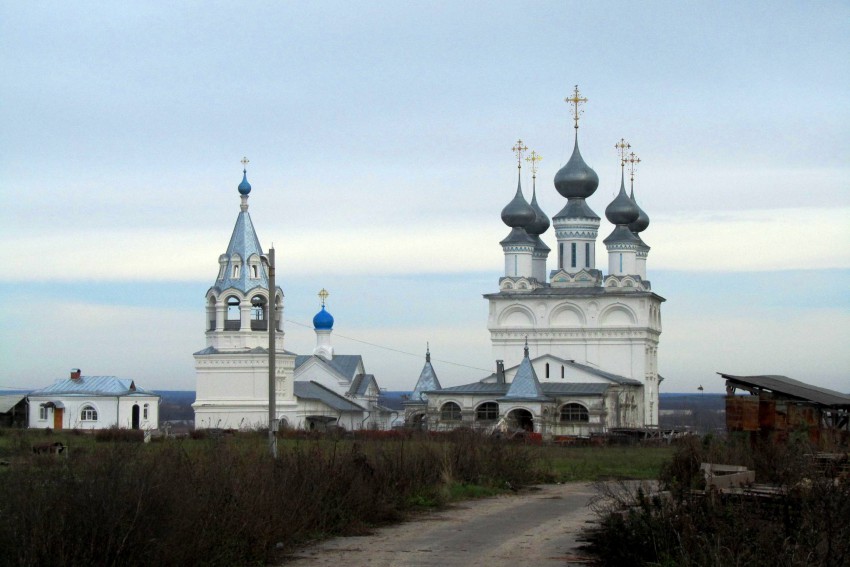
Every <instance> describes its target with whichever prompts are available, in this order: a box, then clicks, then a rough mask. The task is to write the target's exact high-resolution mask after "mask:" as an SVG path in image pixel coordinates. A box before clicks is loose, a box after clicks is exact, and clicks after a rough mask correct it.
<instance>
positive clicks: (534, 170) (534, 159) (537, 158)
mask: <svg viewBox="0 0 850 567" xmlns="http://www.w3.org/2000/svg"><path fill="white" fill-rule="evenodd" d="M542 159H543V156H541V155H540V154H538V153H537V152H535V151H534V150H531V153H530V154H529V155H528V157H527V158H525V161H527V162H529V163H530V164H531V177H537V162H539V161H540V160H542Z"/></svg>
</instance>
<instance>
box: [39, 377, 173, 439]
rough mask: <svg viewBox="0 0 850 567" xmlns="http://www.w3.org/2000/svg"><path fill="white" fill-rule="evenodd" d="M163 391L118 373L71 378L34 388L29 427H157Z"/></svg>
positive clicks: (146, 428) (147, 428)
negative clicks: (138, 384) (150, 387)
mask: <svg viewBox="0 0 850 567" xmlns="http://www.w3.org/2000/svg"><path fill="white" fill-rule="evenodd" d="M159 398H160V397H159V395H157V394H155V393H153V392H150V391H148V390H144V389H142V388H138V387H137V386H136V384H135V382H134V381H133V380H130V379H127V378H117V377H115V376H83V375H82V373H81V372H80V370H79V369H77V368H75V369H73V370H71V376H70V377H69V378H62V379H60V380H57V381H56V382H55V383H53V384H52V385H50V386H47V387H46V388H42V389H41V390H36V391H34V392H31V393H30V394H29V396H28V400H29V407H30V411H29V427H30V428H39V429H47V428H51V429H108V428H110V427H121V428H125V429H145V430H149V429H157V428H158V427H159Z"/></svg>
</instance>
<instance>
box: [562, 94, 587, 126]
mask: <svg viewBox="0 0 850 567" xmlns="http://www.w3.org/2000/svg"><path fill="white" fill-rule="evenodd" d="M564 102H568V103H570V104H572V105H573V120H575V129H576V130H578V117H579V116H581V115H582V114H584V111H583V110H579V108H578V105H580V104H585V103H586V102H587V98H586V97H582V96H581V93H580V92H578V85H576V88H575V91H573V96H572V98H565V99H564Z"/></svg>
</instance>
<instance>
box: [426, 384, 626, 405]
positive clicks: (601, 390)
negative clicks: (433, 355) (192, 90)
mask: <svg viewBox="0 0 850 567" xmlns="http://www.w3.org/2000/svg"><path fill="white" fill-rule="evenodd" d="M509 386H510V384H488V383H484V382H475V383H474V384H464V385H462V386H452V387H451V388H443V389H442V390H440V391H438V392H428V393H429V394H478V395H487V394H490V395H492V396H493V397H497V398H498V397H503V398H504V399H505V400H511V399H513V398H507V397H505V396H504V394H506V393H507V390H508V387H509ZM610 387H611V385H610V384H604V383H600V382H586V383H576V382H571V383H556V382H553V383H549V382H543V383H542V384H540V389H541V390H542V392H543V394H544V395H545V396H547V397H549V398H557V397H564V396H601V395H603V394H605V392H607V391H608V388H610ZM523 399H529V398H523ZM516 401H519V400H516ZM535 401H548V400H546V399H539V398H535Z"/></svg>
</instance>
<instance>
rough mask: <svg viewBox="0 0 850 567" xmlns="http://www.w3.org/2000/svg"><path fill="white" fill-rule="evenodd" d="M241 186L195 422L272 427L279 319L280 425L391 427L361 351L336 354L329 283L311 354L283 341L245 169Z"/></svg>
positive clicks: (279, 296)
mask: <svg viewBox="0 0 850 567" xmlns="http://www.w3.org/2000/svg"><path fill="white" fill-rule="evenodd" d="M238 191H239V194H240V198H241V205H240V212H239V215H238V216H237V218H236V224H235V226H234V229H233V233H232V235H231V237H230V243H229V244H228V247H227V250H226V252H225V253H224V254H222V255H221V256H219V260H218V264H219V266H218V275H217V276H216V279H215V282H214V283H213V285H212V286H211V287H210V288H209V290H208V291H207V293H206V318H205V319H206V330H205V333H204V334H205V337H206V347H205V348H204V349H203V350H200V351H198V352H196V353H195V354H194V358H195V376H196V398H195V403H194V404H193V405H192V407H193V409H194V411H195V427H196V428H197V429H204V428H225V429H251V428H264V427H268V425H269V423H268V422H269V413H268V412H269V350H268V347H269V325H275V327H274V329H275V407H276V412H277V413H276V418H277V419H278V422H279V424H280V426H281V427H292V428H299V429H308V430H316V429H318V430H323V429H327V428H328V427H342V428H344V429H348V430H352V429H366V428H368V429H385V428H388V427H389V426H390V423H391V421H392V420H393V419H395V418H397V417H398V416H397V415H395V414H394V413H393V412H392V411H391V410H388V409H386V408H383V407H381V406H380V405H379V404H378V395H379V391H380V390H379V387H378V383H377V380H376V379H375V377H374V376H373V375H372V374H367V373H366V368H365V365H364V363H363V359H362V357H361V356H360V355H339V354H335V353H334V348H333V344H332V341H331V335H332V333H333V324H334V318H333V316H332V315H331V314H330V313H329V312H328V311H327V310H326V307H325V299H326V297H327V295H328V294H327V292H325V290H322V292H321V293H320V297H321V298H322V305H321V310H320V311H319V312H318V313H317V314H316V316H315V317H314V318H313V327H314V331H315V333H316V347H315V349H314V351H313V353H312V354H310V355H297V354H295V353H293V352H289V351H287V350H286V349H285V348H284V336H285V333H284V330H283V307H284V306H283V298H284V296H283V291H282V290H281V288H280V287H278V286H276V289H275V291H274V294H271V293H269V278H268V272H267V266H266V264H265V262H266V258H265V255H264V254H263V251H262V248H261V246H260V242H259V239H258V238H257V234H256V231H255V230H254V225H253V223H252V221H251V216H250V214H249V213H248V198H249V194H250V192H251V185H250V184H249V183H248V179H247V172H246V171H244V170H243V178H242V182H241V183H240V184H239V186H238ZM272 295H274V297H272ZM270 305H274V306H275V308H274V309H270V308H269V306H270ZM273 314H276V315H274V316H273ZM272 321H273V322H272Z"/></svg>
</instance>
